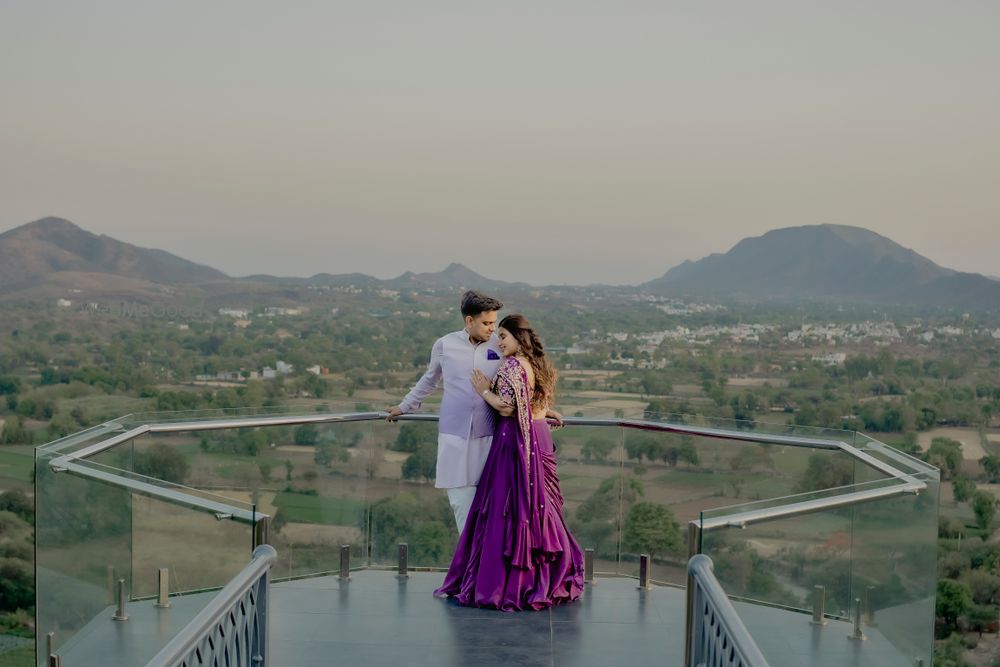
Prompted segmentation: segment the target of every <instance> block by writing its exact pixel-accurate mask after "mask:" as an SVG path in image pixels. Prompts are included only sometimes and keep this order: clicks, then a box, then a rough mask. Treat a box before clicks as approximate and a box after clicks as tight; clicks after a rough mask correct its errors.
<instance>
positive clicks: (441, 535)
mask: <svg viewBox="0 0 1000 667" xmlns="http://www.w3.org/2000/svg"><path fill="white" fill-rule="evenodd" d="M411 535H412V540H413V542H412V543H411V546H412V549H413V562H415V563H420V564H421V565H424V564H426V565H428V566H432V567H433V566H442V565H445V566H446V565H448V563H449V562H450V561H451V556H452V554H453V553H454V551H455V532H454V531H453V530H450V529H449V528H448V526H446V525H445V524H444V523H442V522H441V521H425V522H424V523H421V524H419V525H418V526H417V527H416V528H415V529H414V530H413V532H412V533H411Z"/></svg>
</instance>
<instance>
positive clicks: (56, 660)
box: [45, 632, 62, 667]
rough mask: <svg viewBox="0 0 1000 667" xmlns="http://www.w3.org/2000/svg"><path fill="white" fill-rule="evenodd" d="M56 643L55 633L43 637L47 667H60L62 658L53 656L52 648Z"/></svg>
mask: <svg viewBox="0 0 1000 667" xmlns="http://www.w3.org/2000/svg"><path fill="white" fill-rule="evenodd" d="M55 641H56V633H54V632H50V633H48V634H46V635H45V655H47V656H48V660H47V664H48V666H49V667H62V658H60V657H59V656H58V655H56V654H55V651H54V650H53V646H54V645H55Z"/></svg>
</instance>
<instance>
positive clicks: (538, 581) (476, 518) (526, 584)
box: [434, 413, 583, 611]
mask: <svg viewBox="0 0 1000 667" xmlns="http://www.w3.org/2000/svg"><path fill="white" fill-rule="evenodd" d="M522 432H523V431H522V428H521V425H520V424H519V422H518V418H517V415H516V413H515V415H514V416H512V417H499V418H498V419H497V428H496V432H495V434H494V436H493V445H492V446H491V448H490V453H489V456H488V457H487V459H486V466H485V468H484V469H483V474H482V477H480V479H479V485H478V488H477V489H476V497H475V499H474V500H473V501H472V508H471V510H470V511H469V519H468V521H467V523H466V524H465V530H463V531H462V535H461V536H460V537H459V540H458V546H457V547H456V549H455V555H454V557H453V558H452V561H451V567H450V568H449V569H448V574H447V575H446V577H445V580H444V584H443V585H442V586H441V588H439V589H438V590H436V591H435V592H434V594H435V595H446V596H448V597H454V598H456V599H457V600H458V602H459V603H460V604H463V605H466V606H472V607H490V608H495V609H501V610H503V611H520V610H527V609H534V610H540V609H545V608H546V607H550V606H552V605H556V604H561V603H565V602H571V601H573V600H577V599H579V598H580V595H581V594H582V593H583V552H582V551H581V549H580V546H579V545H578V544H577V543H576V540H574V539H573V536H572V535H571V534H570V532H569V529H568V528H567V527H566V521H565V520H564V518H563V498H562V493H561V492H560V490H559V478H558V476H557V475H556V457H555V451H554V449H553V446H552V434H551V432H550V430H549V425H548V423H547V422H546V421H545V420H544V419H538V420H534V421H532V422H531V424H530V446H529V447H525V443H524V438H523V437H522ZM529 452H530V455H529Z"/></svg>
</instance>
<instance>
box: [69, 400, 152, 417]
mask: <svg viewBox="0 0 1000 667" xmlns="http://www.w3.org/2000/svg"><path fill="white" fill-rule="evenodd" d="M155 405H156V401H155V400H154V399H151V398H137V397H135V396H113V395H108V394H98V395H95V396H80V397H78V398H59V399H56V407H57V408H58V410H59V413H60V414H69V413H70V412H71V411H72V410H73V408H77V407H78V408H80V409H81V410H83V411H84V413H85V414H86V415H87V416H88V417H90V418H91V419H95V418H101V419H114V418H117V417H121V416H123V415H127V414H129V413H132V412H145V411H146V410H151V409H152V408H153V406H155Z"/></svg>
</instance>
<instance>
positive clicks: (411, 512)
mask: <svg viewBox="0 0 1000 667" xmlns="http://www.w3.org/2000/svg"><path fill="white" fill-rule="evenodd" d="M372 433H373V438H372V440H371V443H370V457H371V458H370V461H371V480H370V483H369V485H368V508H367V509H368V514H367V519H368V525H367V527H368V531H369V533H368V534H369V536H370V540H371V541H370V564H371V565H372V566H373V567H380V568H396V567H397V566H398V565H399V545H400V544H406V548H407V555H406V562H407V566H408V567H411V568H433V569H441V570H444V569H446V568H447V567H448V565H449V564H450V563H451V557H452V554H453V553H454V550H455V544H456V541H457V539H458V530H457V527H456V525H455V519H454V514H453V512H452V510H451V507H450V505H449V503H448V495H447V491H446V489H439V488H436V487H435V484H436V481H437V480H436V474H437V450H438V424H437V422H436V421H416V420H403V421H398V422H394V423H387V422H385V421H378V422H374V423H373V424H372Z"/></svg>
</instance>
